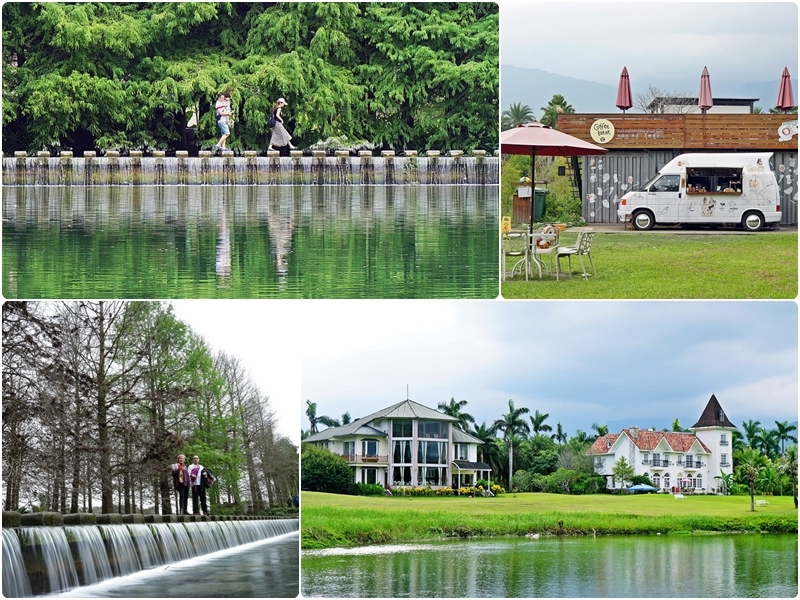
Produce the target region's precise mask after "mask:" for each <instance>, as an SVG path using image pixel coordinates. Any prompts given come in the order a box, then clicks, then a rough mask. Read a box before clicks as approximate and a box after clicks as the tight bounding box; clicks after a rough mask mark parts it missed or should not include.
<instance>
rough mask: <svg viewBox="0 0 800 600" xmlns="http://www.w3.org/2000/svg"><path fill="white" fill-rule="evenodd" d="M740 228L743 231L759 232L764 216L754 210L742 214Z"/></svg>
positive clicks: (762, 225)
mask: <svg viewBox="0 0 800 600" xmlns="http://www.w3.org/2000/svg"><path fill="white" fill-rule="evenodd" d="M742 227H744V229H745V231H761V230H762V229H763V228H764V215H762V214H761V213H760V212H756V211H754V210H752V211H750V212H746V213H744V216H743V217H742Z"/></svg>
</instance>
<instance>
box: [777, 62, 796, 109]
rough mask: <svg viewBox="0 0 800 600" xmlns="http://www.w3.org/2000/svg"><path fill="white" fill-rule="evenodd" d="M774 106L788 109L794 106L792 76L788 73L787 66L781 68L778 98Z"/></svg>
mask: <svg viewBox="0 0 800 600" xmlns="http://www.w3.org/2000/svg"><path fill="white" fill-rule="evenodd" d="M775 107H776V108H780V109H781V110H789V109H790V108H793V107H794V93H793V92H792V76H791V75H789V69H788V67H784V68H783V75H781V87H780V89H779V90H778V99H777V100H776V101H775Z"/></svg>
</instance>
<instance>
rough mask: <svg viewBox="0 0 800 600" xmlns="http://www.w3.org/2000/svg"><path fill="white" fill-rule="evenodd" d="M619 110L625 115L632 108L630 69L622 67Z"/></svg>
mask: <svg viewBox="0 0 800 600" xmlns="http://www.w3.org/2000/svg"><path fill="white" fill-rule="evenodd" d="M616 106H617V108H619V109H621V110H622V112H623V113H624V112H625V111H626V110H628V109H629V108H630V107H631V106H633V100H632V99H631V80H630V79H629V78H628V67H622V74H621V75H620V76H619V86H618V87H617V104H616Z"/></svg>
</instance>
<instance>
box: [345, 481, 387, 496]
mask: <svg viewBox="0 0 800 600" xmlns="http://www.w3.org/2000/svg"><path fill="white" fill-rule="evenodd" d="M383 492H384V489H383V486H382V485H378V484H377V483H351V484H350V486H349V487H348V489H347V493H348V494H350V495H351V496H383Z"/></svg>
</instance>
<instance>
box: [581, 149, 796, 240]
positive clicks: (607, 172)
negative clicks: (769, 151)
mask: <svg viewBox="0 0 800 600" xmlns="http://www.w3.org/2000/svg"><path fill="white" fill-rule="evenodd" d="M679 154H682V151H680V150H650V151H647V150H638V151H637V150H612V151H610V152H609V153H608V154H606V155H605V156H587V157H584V158H583V161H582V162H583V167H582V172H581V177H582V178H583V190H584V197H583V218H584V219H585V220H586V221H587V222H588V223H618V222H619V219H618V217H617V207H618V205H619V199H620V198H621V197H622V196H623V195H624V194H625V193H627V192H629V191H630V190H631V188H633V187H637V186H639V185H641V184H643V183H645V182H646V181H647V180H648V179H650V178H651V177H652V176H653V175H655V174H656V173H657V172H658V170H659V169H660V168H661V167H663V166H664V165H665V164H667V163H668V162H669V161H670V160H672V159H673V158H675V157H676V156H678V155H679ZM772 166H773V168H774V170H775V177H776V178H777V180H778V188H779V189H780V193H781V211H782V213H783V216H782V218H781V224H782V225H797V191H798V190H797V166H798V165H797V152H775V153H774V154H773V156H772Z"/></svg>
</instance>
